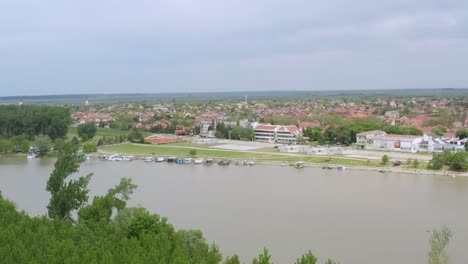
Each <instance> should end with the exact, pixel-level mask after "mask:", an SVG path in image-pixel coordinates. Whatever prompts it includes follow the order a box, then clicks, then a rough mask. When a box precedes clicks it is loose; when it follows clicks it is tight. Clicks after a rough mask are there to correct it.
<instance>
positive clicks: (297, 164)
mask: <svg viewBox="0 0 468 264" xmlns="http://www.w3.org/2000/svg"><path fill="white" fill-rule="evenodd" d="M294 167H296V169H301V168H304V162H303V161H298V162H296V163H295V164H294Z"/></svg>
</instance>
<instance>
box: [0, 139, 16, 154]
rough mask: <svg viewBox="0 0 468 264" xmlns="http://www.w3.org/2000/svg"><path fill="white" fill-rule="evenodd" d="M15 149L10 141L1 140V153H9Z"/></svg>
mask: <svg viewBox="0 0 468 264" xmlns="http://www.w3.org/2000/svg"><path fill="white" fill-rule="evenodd" d="M12 148H13V145H12V144H11V142H10V141H9V140H6V139H4V138H0V153H8V152H10V151H11V149H12Z"/></svg>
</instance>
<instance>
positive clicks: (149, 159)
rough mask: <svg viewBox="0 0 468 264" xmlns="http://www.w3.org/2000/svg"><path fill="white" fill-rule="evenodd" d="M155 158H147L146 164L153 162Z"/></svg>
mask: <svg viewBox="0 0 468 264" xmlns="http://www.w3.org/2000/svg"><path fill="white" fill-rule="evenodd" d="M153 161H154V158H153V157H146V158H145V162H153Z"/></svg>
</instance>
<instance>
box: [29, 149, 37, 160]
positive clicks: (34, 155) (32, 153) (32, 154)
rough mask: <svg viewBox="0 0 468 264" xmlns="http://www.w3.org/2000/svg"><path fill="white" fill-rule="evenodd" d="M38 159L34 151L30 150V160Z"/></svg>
mask: <svg viewBox="0 0 468 264" xmlns="http://www.w3.org/2000/svg"><path fill="white" fill-rule="evenodd" d="M35 157H36V153H34V151H32V150H30V151H28V159H34V158H35Z"/></svg>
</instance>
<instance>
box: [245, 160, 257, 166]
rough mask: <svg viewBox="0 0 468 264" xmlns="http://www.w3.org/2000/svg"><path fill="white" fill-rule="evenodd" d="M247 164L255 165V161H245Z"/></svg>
mask: <svg viewBox="0 0 468 264" xmlns="http://www.w3.org/2000/svg"><path fill="white" fill-rule="evenodd" d="M247 165H249V166H253V165H255V161H247Z"/></svg>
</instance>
